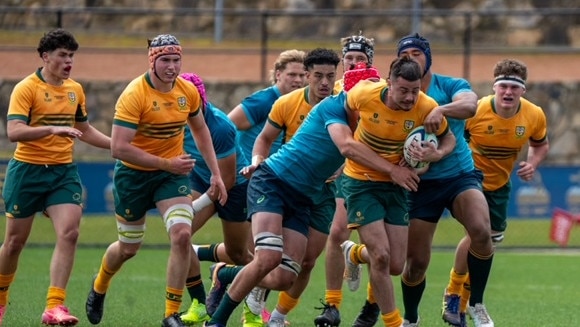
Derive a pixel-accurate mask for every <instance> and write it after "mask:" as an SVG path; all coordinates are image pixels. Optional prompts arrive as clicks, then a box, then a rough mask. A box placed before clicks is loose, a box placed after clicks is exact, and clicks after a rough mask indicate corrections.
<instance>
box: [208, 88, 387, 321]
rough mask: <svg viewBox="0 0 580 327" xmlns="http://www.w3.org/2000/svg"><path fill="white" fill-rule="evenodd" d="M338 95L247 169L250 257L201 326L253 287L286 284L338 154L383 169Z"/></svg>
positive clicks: (221, 316) (223, 314)
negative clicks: (358, 138)
mask: <svg viewBox="0 0 580 327" xmlns="http://www.w3.org/2000/svg"><path fill="white" fill-rule="evenodd" d="M344 97H345V95H344V94H343V93H341V94H339V95H337V96H331V97H329V98H327V99H325V100H323V101H321V102H320V103H319V104H318V105H316V106H315V107H314V108H313V110H312V111H311V113H310V114H309V115H308V117H307V118H306V120H305V121H304V122H303V124H302V126H301V127H300V129H299V130H298V133H297V134H296V135H294V137H293V138H292V139H291V140H290V141H289V142H288V143H287V144H286V145H284V146H282V148H280V150H278V151H277V152H276V153H274V154H273V155H272V156H270V157H268V158H267V159H266V160H265V161H264V162H263V163H261V164H259V165H258V167H257V169H256V171H255V172H254V173H253V175H252V177H251V180H250V185H249V188H248V215H250V216H251V219H252V226H253V227H252V228H253V231H254V239H255V244H256V246H255V255H254V259H253V260H252V262H250V263H249V264H248V265H246V266H245V267H244V268H243V270H242V269H241V268H239V270H238V271H237V276H236V279H235V281H234V283H233V284H232V285H231V286H230V287H229V289H228V291H227V293H226V294H225V297H223V299H220V298H216V299H215V300H216V301H220V300H221V302H220V303H219V306H218V308H217V310H216V311H215V313H214V315H213V316H212V318H211V320H210V321H209V322H208V324H207V326H213V327H215V326H218V327H219V326H225V325H226V323H227V320H228V319H229V316H230V315H231V313H232V312H233V310H234V309H235V308H236V307H237V306H238V305H239V304H240V303H241V302H242V301H243V299H244V297H245V296H246V295H248V294H249V292H250V291H251V290H252V289H253V288H254V287H255V286H257V285H259V286H261V287H264V288H268V289H276V290H285V289H288V288H289V287H290V286H291V285H292V282H293V281H294V280H295V279H296V277H297V275H298V274H299V272H300V269H301V267H300V263H301V262H302V258H303V257H304V254H305V251H306V244H307V237H306V234H307V231H308V228H309V224H310V221H309V217H310V208H311V207H312V206H313V205H314V203H316V202H317V201H318V199H319V198H320V195H322V194H323V188H324V185H325V184H326V183H325V182H326V180H327V178H328V177H330V176H331V175H332V174H334V172H335V171H336V169H338V168H339V167H340V166H341V165H342V164H343V162H344V156H347V157H350V158H352V159H353V160H357V161H361V162H362V163H363V164H365V165H369V166H371V167H375V168H376V169H377V170H385V169H386V162H385V161H384V160H383V159H382V158H380V157H379V156H378V155H377V154H376V153H374V152H373V151H372V150H370V148H368V147H367V146H363V145H362V143H359V142H356V141H354V139H353V137H352V130H353V129H354V127H355V126H356V119H357V118H356V117H353V116H354V112H350V111H346V109H345V107H344ZM216 278H218V279H219V280H217V281H216V280H214V284H215V285H216V287H219V288H222V289H224V288H225V285H226V284H227V283H229V282H231V279H233V278H230V280H227V281H226V280H221V277H220V274H216ZM212 291H213V288H212V290H210V294H211V293H212ZM224 292H225V291H224ZM223 295H224V294H222V296H223ZM208 305H209V304H208ZM270 325H272V322H271V323H270Z"/></svg>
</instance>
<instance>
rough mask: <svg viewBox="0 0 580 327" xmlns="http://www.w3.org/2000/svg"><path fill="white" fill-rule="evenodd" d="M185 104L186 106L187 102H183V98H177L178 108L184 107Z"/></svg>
mask: <svg viewBox="0 0 580 327" xmlns="http://www.w3.org/2000/svg"><path fill="white" fill-rule="evenodd" d="M186 104H187V101H186V100H185V97H178V98H177V105H178V106H179V108H183V107H185V105H186Z"/></svg>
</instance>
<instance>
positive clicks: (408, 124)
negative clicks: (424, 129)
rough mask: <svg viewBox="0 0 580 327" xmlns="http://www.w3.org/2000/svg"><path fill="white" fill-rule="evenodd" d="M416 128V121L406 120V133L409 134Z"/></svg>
mask: <svg viewBox="0 0 580 327" xmlns="http://www.w3.org/2000/svg"><path fill="white" fill-rule="evenodd" d="M414 126H415V121H414V120H405V126H404V127H403V128H404V129H405V131H406V132H408V131H410V130H412V129H413V127H414Z"/></svg>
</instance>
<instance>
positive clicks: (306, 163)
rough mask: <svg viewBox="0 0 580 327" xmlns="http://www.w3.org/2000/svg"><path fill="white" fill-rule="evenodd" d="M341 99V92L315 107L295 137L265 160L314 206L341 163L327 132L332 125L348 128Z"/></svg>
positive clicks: (342, 158) (342, 96) (342, 95)
mask: <svg viewBox="0 0 580 327" xmlns="http://www.w3.org/2000/svg"><path fill="white" fill-rule="evenodd" d="M344 100H345V93H344V92H341V93H340V94H338V95H333V96H330V97H327V98H325V99H324V100H322V101H321V102H320V103H318V104H317V105H316V106H314V108H312V111H311V112H310V113H309V114H308V116H307V117H306V119H305V120H304V122H303V123H302V126H300V128H299V129H298V131H297V132H296V134H295V135H294V137H292V139H290V141H289V142H288V143H286V144H284V145H283V146H282V147H281V148H280V149H279V150H278V151H277V152H276V153H274V154H272V155H271V156H270V157H268V158H267V159H266V164H267V165H268V166H269V167H270V168H271V169H272V170H273V171H274V172H275V173H276V175H277V176H278V177H279V178H280V179H281V180H283V181H284V182H286V183H288V184H289V185H290V186H292V188H294V189H295V190H297V191H299V192H301V193H303V194H304V195H306V196H307V197H309V198H311V199H313V201H314V203H317V197H319V196H320V195H321V194H324V192H323V186H324V184H325V182H326V180H327V179H328V178H329V177H330V176H332V174H334V173H335V172H336V170H337V169H338V168H340V166H341V165H342V164H343V163H344V157H343V156H342V155H341V154H340V151H339V150H338V148H337V147H336V145H335V144H334V142H333V141H332V139H331V137H330V134H329V133H328V126H330V125H332V124H344V125H348V119H347V113H346V109H345V108H344Z"/></svg>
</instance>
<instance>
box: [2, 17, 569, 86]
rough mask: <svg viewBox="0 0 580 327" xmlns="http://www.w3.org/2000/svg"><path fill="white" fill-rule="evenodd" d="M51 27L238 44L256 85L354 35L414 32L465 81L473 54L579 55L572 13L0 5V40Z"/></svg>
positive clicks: (382, 37)
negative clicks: (447, 55) (302, 51)
mask: <svg viewBox="0 0 580 327" xmlns="http://www.w3.org/2000/svg"><path fill="white" fill-rule="evenodd" d="M55 27H63V28H66V29H69V30H71V31H73V32H83V33H94V34H109V35H124V36H147V37H151V36H152V35H155V33H158V32H160V31H165V32H167V31H171V32H172V33H174V34H176V35H178V36H181V37H191V38H198V39H205V40H212V39H213V43H211V47H219V45H220V43H222V42H228V41H229V42H238V43H240V42H245V44H246V45H244V46H241V47H238V49H237V51H240V50H244V51H255V52H257V53H259V54H260V56H261V58H262V60H261V62H262V65H261V66H262V67H261V69H262V74H261V76H264V78H265V77H266V75H267V74H266V72H267V70H268V67H267V63H266V58H267V54H268V52H270V51H273V50H275V51H279V50H280V49H285V48H288V47H289V46H288V44H293V45H295V44H304V43H306V44H323V43H331V44H333V45H336V42H337V40H339V39H340V38H341V37H343V36H345V35H350V34H352V33H357V32H358V31H359V30H362V31H364V33H365V34H367V35H371V36H373V37H374V38H375V40H376V41H377V52H378V53H381V51H385V52H386V51H388V50H392V48H393V47H394V42H395V41H396V40H397V39H398V38H399V37H401V36H403V35H406V34H408V33H410V32H412V31H413V30H414V29H419V30H418V31H419V32H423V33H425V34H428V35H429V39H430V41H431V43H432V46H433V45H434V46H436V47H437V48H438V51H440V52H455V53H463V77H465V78H469V75H470V66H469V65H470V64H469V63H470V60H469V59H470V56H471V55H472V54H473V53H489V52H502V51H506V49H508V48H509V50H510V51H511V52H514V51H521V52H527V53H529V52H555V51H557V52H573V53H580V44H579V43H574V40H573V39H574V36H575V35H576V38H577V39H578V38H580V8H543V9H519V10H505V9H488V10H472V11H468V10H453V11H450V10H438V9H422V10H419V9H397V10H238V9H226V8H224V9H220V8H214V9H194V8H175V9H148V8H94V7H78V8H56V7H11V6H0V33H1V32H2V31H14V30H16V31H18V32H19V33H26V32H38V31H40V30H42V31H45V30H47V29H50V28H55ZM421 30H422V31H421ZM530 30H531V31H533V32H531V33H534V32H535V37H536V38H538V37H539V38H540V40H539V41H538V40H537V41H536V42H531V40H527V39H526V38H530V34H525V31H530ZM514 31H515V32H517V31H520V32H522V33H524V36H520V38H522V40H519V41H518V40H517V38H518V36H517V35H516V34H515V33H514ZM0 35H2V34H0ZM538 35H539V36H538ZM510 37H511V38H512V40H511V41H510V40H508V38H510ZM514 39H515V41H514ZM2 43H3V42H0V47H1V46H2ZM248 44H249V45H248ZM383 44H384V45H387V44H390V45H391V46H382V45H383ZM240 48H241V49H240ZM220 51H227V49H221V48H220ZM264 82H265V81H264Z"/></svg>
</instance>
